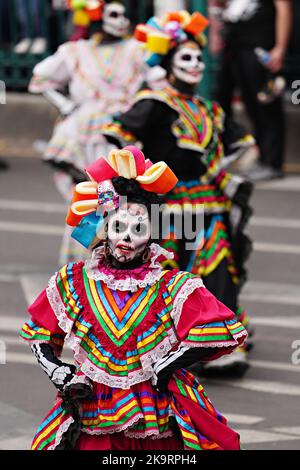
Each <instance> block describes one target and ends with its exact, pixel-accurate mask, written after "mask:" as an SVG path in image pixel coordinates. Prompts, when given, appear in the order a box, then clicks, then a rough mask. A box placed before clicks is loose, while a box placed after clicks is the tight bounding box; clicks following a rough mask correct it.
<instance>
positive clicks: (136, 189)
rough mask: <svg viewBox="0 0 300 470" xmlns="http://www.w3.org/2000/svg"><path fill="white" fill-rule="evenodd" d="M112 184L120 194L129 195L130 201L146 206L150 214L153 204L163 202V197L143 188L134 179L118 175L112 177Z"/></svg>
mask: <svg viewBox="0 0 300 470" xmlns="http://www.w3.org/2000/svg"><path fill="white" fill-rule="evenodd" d="M112 184H113V186H114V188H115V190H116V191H117V193H118V194H119V195H120V196H126V197H127V200H128V202H136V203H139V204H143V205H144V206H146V207H147V209H148V212H149V215H150V212H151V210H150V208H151V205H152V204H158V205H160V204H161V203H162V199H161V198H160V197H159V196H158V195H157V194H155V193H151V192H149V191H146V190H145V189H143V188H141V187H140V185H139V183H138V182H137V181H136V180H134V179H127V178H123V176H117V177H116V178H112Z"/></svg>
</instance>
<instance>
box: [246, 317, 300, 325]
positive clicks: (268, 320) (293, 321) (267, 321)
mask: <svg viewBox="0 0 300 470" xmlns="http://www.w3.org/2000/svg"><path fill="white" fill-rule="evenodd" d="M251 324H253V325H263V326H271V327H275V328H300V318H299V317H288V319H287V318H283V317H251Z"/></svg>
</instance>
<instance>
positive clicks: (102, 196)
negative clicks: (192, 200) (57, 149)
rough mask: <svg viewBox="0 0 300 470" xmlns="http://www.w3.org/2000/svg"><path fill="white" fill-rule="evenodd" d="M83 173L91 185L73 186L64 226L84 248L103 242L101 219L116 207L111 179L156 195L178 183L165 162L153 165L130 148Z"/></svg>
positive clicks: (100, 159)
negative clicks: (129, 181)
mask: <svg viewBox="0 0 300 470" xmlns="http://www.w3.org/2000/svg"><path fill="white" fill-rule="evenodd" d="M85 171H86V173H87V175H88V177H89V178H90V181H85V182H83V183H79V184H77V185H76V187H75V190H74V194H73V200H72V203H71V206H70V209H69V212H68V215H67V218H66V223H67V224H68V225H70V226H71V227H76V228H75V229H74V231H73V233H72V237H73V238H75V239H76V240H77V241H78V242H80V243H81V244H82V245H83V246H85V247H86V248H90V247H93V246H94V244H95V242H96V241H97V243H98V242H99V240H102V239H104V238H105V233H104V230H103V229H104V218H105V216H106V215H107V214H108V213H109V212H110V211H112V210H116V209H118V207H119V199H120V196H119V194H118V193H117V192H116V190H115V188H114V186H113V184H112V181H111V180H112V178H115V177H118V176H122V177H124V178H127V179H134V180H136V181H137V182H138V183H139V185H140V187H141V188H142V189H144V190H145V191H149V192H153V193H157V194H166V193H168V192H169V191H171V190H172V189H173V188H174V186H175V185H176V183H177V181H178V179H177V178H176V176H175V174H174V173H173V171H172V170H171V169H170V168H169V167H168V165H167V164H166V163H165V162H158V163H155V164H153V163H152V162H151V161H150V160H148V159H147V160H146V159H145V156H144V154H143V152H142V151H141V150H140V149H139V148H137V147H135V146H133V145H128V146H127V147H124V148H123V149H121V150H112V151H111V152H110V153H109V155H108V158H107V160H106V159H105V158H103V157H100V158H98V160H96V161H95V162H94V163H93V164H92V165H90V166H89V167H87V168H86V170H85Z"/></svg>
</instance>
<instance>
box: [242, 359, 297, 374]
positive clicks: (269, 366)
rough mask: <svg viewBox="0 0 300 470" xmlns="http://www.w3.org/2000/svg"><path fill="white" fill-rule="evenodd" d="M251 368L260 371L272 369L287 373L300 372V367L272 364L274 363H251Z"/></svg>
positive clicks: (253, 361) (282, 363)
mask: <svg viewBox="0 0 300 470" xmlns="http://www.w3.org/2000/svg"><path fill="white" fill-rule="evenodd" d="M250 365H251V367H258V368H260V369H272V370H281V371H286V372H296V373H299V372H300V365H298V366H296V365H293V364H286V363H284V362H272V361H255V360H252V361H250Z"/></svg>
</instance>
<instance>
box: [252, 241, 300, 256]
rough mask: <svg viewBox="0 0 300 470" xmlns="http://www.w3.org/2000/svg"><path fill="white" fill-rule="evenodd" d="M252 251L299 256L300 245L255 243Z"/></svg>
mask: <svg viewBox="0 0 300 470" xmlns="http://www.w3.org/2000/svg"><path fill="white" fill-rule="evenodd" d="M253 247H254V251H258V252H263V253H280V254H282V253H285V254H289V255H300V245H291V244H288V243H265V242H255V243H254V245H253Z"/></svg>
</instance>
